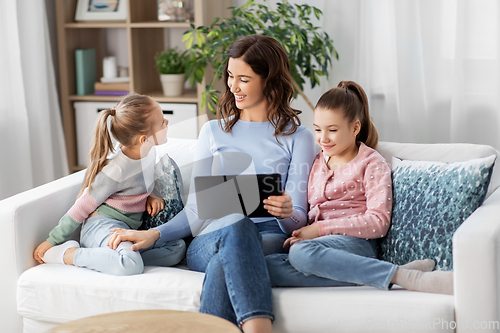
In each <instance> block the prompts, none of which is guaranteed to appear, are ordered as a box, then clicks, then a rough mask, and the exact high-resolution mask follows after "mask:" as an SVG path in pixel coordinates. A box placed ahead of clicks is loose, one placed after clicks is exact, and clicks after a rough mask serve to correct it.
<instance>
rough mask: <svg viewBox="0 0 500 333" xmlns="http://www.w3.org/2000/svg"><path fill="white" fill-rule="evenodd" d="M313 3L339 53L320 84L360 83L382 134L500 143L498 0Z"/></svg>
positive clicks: (390, 138)
mask: <svg viewBox="0 0 500 333" xmlns="http://www.w3.org/2000/svg"><path fill="white" fill-rule="evenodd" d="M297 2H298V1H297ZM314 2H315V3H316V5H322V6H323V8H322V9H323V12H324V13H325V18H326V19H324V20H323V26H324V29H325V30H326V31H327V32H328V33H329V34H330V36H331V37H332V39H333V40H334V45H335V46H336V47H337V50H338V52H339V54H340V61H338V62H334V65H333V69H332V73H333V75H332V76H331V78H330V80H329V82H328V83H327V82H325V84H326V87H323V86H322V87H321V90H322V91H326V90H327V89H328V88H330V87H332V86H335V85H336V84H337V83H338V82H339V81H340V80H346V79H349V80H355V81H357V82H359V83H360V84H361V85H362V86H363V87H364V88H365V90H366V92H367V94H368V95H369V99H370V105H371V113H372V117H373V119H374V121H375V124H376V125H377V127H378V129H379V132H380V136H381V139H382V140H385V141H398V142H418V143H427V142H430V143H434V142H468V143H480V144H488V145H491V146H493V147H495V148H496V149H500V133H499V128H500V50H499V49H500V24H499V22H498V21H499V20H498V18H499V17H500V2H499V1H497V0H482V1H474V0H437V1H436V0H404V1H401V0H377V1H371V0H357V1H344V0H330V1H314ZM314 93H316V94H317V92H314Z"/></svg>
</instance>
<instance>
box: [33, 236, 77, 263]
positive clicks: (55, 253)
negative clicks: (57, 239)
mask: <svg viewBox="0 0 500 333" xmlns="http://www.w3.org/2000/svg"><path fill="white" fill-rule="evenodd" d="M72 247H77V248H80V244H78V242H77V241H74V240H70V241H67V242H66V243H62V244H59V245H56V246H53V247H51V248H50V249H48V250H47V251H46V252H45V254H44V255H43V257H42V260H43V262H45V263H46V264H62V265H64V253H65V252H66V250H67V249H69V248H72Z"/></svg>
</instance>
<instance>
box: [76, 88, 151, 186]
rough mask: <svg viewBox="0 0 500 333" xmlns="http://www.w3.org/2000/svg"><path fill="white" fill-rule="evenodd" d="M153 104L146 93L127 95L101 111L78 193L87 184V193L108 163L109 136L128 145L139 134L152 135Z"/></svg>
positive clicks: (111, 146)
mask: <svg viewBox="0 0 500 333" xmlns="http://www.w3.org/2000/svg"><path fill="white" fill-rule="evenodd" d="M155 106H156V102H155V101H154V100H153V99H152V98H151V97H149V96H144V95H139V94H129V95H127V96H124V97H123V98H122V99H121V100H120V102H118V104H117V105H116V106H115V107H114V108H112V109H109V110H104V111H101V113H100V114H99V117H98V119H97V124H96V126H95V129H94V134H93V138H92V143H91V148H90V153H89V157H90V164H89V166H88V167H87V171H86V172H85V178H84V179H83V183H82V188H81V190H80V193H79V194H78V196H81V195H82V193H83V191H84V190H85V189H86V188H87V187H88V189H89V192H90V189H91V185H92V183H93V181H94V179H95V177H96V176H97V174H98V173H99V172H100V171H101V170H102V168H104V166H106V164H107V163H108V159H107V157H108V155H109V154H110V153H112V152H114V151H115V148H114V147H113V142H112V140H111V135H113V137H114V138H115V140H116V141H118V142H119V143H120V144H121V145H123V146H125V147H129V146H133V145H135V144H137V142H136V140H137V138H138V136H140V135H150V134H153V133H151V128H152V121H151V118H150V117H151V115H152V114H153V111H154V109H155ZM108 122H109V126H108Z"/></svg>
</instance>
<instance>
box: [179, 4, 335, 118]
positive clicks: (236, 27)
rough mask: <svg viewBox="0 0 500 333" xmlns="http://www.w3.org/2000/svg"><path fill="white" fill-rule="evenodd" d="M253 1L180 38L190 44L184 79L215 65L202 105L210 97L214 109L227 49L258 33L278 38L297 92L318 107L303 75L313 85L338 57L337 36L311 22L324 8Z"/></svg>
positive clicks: (194, 79) (200, 76)
mask: <svg viewBox="0 0 500 333" xmlns="http://www.w3.org/2000/svg"><path fill="white" fill-rule="evenodd" d="M264 2H265V4H256V3H255V1H254V0H249V1H248V2H247V3H246V4H245V5H243V6H241V7H239V8H236V7H231V9H232V11H233V12H232V17H230V18H225V19H221V18H217V19H215V21H214V22H213V23H212V24H211V25H210V26H208V27H206V26H200V27H195V26H194V25H191V29H190V30H188V31H186V32H185V33H184V36H183V37H182V41H183V42H184V43H185V44H186V49H187V51H186V52H187V57H186V78H187V79H189V80H190V82H191V84H194V82H199V83H201V82H202V79H203V77H204V76H205V74H206V73H207V68H208V67H211V68H213V70H214V74H215V75H214V78H213V79H212V80H211V81H210V83H209V84H207V86H206V91H205V92H203V97H202V105H206V104H207V101H208V107H209V109H210V110H211V111H212V112H213V113H215V106H216V104H217V102H218V98H219V97H218V95H217V94H218V93H219V91H217V90H215V89H214V83H215V80H217V79H220V78H222V71H223V69H224V64H225V62H226V52H227V50H228V49H229V47H230V46H231V45H232V44H233V43H234V42H235V41H236V40H237V39H238V38H240V37H242V36H247V35H253V34H260V35H266V36H271V37H274V38H276V39H277V40H278V41H279V42H280V43H281V44H282V45H283V47H284V48H285V51H286V52H287V54H288V57H289V59H290V64H291V74H292V78H293V79H294V88H295V92H296V94H297V93H298V94H301V95H302V96H303V97H304V99H305V100H306V102H307V103H308V104H309V106H310V107H311V108H314V107H313V105H312V103H311V102H310V101H309V99H308V98H307V96H305V95H304V93H303V87H304V84H305V82H306V81H305V80H304V78H306V79H308V80H309V81H310V84H311V87H312V88H314V87H315V86H316V85H317V84H319V77H320V76H328V67H329V66H330V65H331V64H332V57H335V58H336V59H338V54H337V51H336V50H335V48H334V46H333V41H332V40H331V39H330V37H329V36H328V34H327V33H326V32H323V31H321V28H319V27H316V26H314V25H313V23H312V22H311V15H314V16H315V17H316V18H317V19H319V18H320V17H321V15H322V12H321V10H319V9H318V8H316V7H312V6H309V5H307V4H303V5H291V4H289V3H288V1H286V0H284V1H283V3H277V4H276V9H275V10H272V9H270V6H269V5H268V2H267V0H264Z"/></svg>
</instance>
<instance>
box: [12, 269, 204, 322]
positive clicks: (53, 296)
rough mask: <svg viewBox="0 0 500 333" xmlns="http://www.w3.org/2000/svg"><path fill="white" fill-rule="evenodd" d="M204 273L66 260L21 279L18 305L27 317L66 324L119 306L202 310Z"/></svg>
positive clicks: (27, 273)
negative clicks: (120, 272) (123, 272)
mask: <svg viewBox="0 0 500 333" xmlns="http://www.w3.org/2000/svg"><path fill="white" fill-rule="evenodd" d="M203 277H204V274H202V273H199V272H194V271H188V270H185V269H179V268H174V267H153V266H149V267H146V268H145V271H144V273H143V274H138V275H131V276H114V275H107V274H102V273H99V272H96V271H93V270H90V269H86V268H79V267H74V266H65V265H47V264H43V265H38V266H35V267H33V268H31V269H29V270H27V271H26V272H24V273H23V274H22V275H21V276H20V277H19V280H18V288H17V308H18V312H19V314H20V315H22V316H23V317H27V318H31V319H36V320H41V321H47V322H56V323H64V322H67V321H69V320H75V319H79V318H84V317H88V316H94V315H99V314H103V313H109V312H116V311H131V310H146V309H166V310H181V311H198V308H199V304H200V295H201V287H202V283H203Z"/></svg>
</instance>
